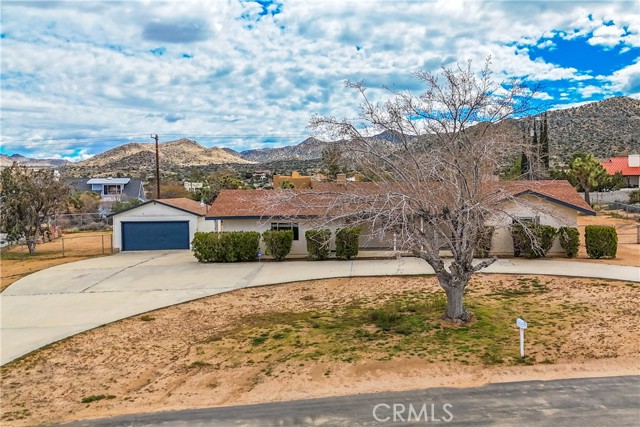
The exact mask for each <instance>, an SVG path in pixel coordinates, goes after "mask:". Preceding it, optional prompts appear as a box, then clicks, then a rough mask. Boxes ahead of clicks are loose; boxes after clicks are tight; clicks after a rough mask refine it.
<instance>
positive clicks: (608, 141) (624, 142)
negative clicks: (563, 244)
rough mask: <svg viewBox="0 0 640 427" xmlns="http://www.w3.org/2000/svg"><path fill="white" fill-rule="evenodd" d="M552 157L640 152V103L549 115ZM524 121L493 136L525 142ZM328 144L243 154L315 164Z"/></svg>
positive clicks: (616, 102)
mask: <svg viewBox="0 0 640 427" xmlns="http://www.w3.org/2000/svg"><path fill="white" fill-rule="evenodd" d="M547 116H548V122H549V138H550V148H549V149H550V155H551V156H552V157H554V158H556V159H558V160H559V161H564V160H566V159H568V158H569V157H571V155H572V154H573V153H574V152H576V151H579V150H583V151H590V152H592V153H594V154H595V156H596V157H598V158H600V159H603V160H604V159H607V158H609V157H611V156H615V155H625V154H628V153H631V152H635V153H637V152H640V100H637V99H633V98H628V97H615V98H609V99H607V100H604V101H599V102H592V103H589V104H586V105H582V106H580V107H575V108H567V109H565V110H553V111H549V112H548V113H547ZM524 124H525V123H523V121H522V120H508V121H505V122H503V123H500V124H498V125H496V126H492V129H491V131H490V133H495V134H501V135H504V134H506V135H508V136H509V137H510V138H511V139H513V140H514V141H515V140H518V141H519V140H521V138H522V132H523V130H522V129H523V126H524ZM373 138H376V139H380V140H381V141H386V142H389V143H394V142H397V137H396V136H395V135H393V134H392V133H391V132H383V133H381V134H379V135H376V136H375V137H373ZM326 145H327V143H326V142H323V141H320V140H318V139H315V138H308V139H306V140H305V141H303V142H301V143H300V144H298V145H294V146H289V147H280V148H263V149H260V150H248V151H242V152H240V153H239V155H240V156H241V157H242V158H244V159H247V160H251V161H255V162H260V163H265V162H272V161H279V160H286V159H296V160H314V159H319V158H321V157H322V150H323V148H324V147H325V146H326Z"/></svg>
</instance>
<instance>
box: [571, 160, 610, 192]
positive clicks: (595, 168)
mask: <svg viewBox="0 0 640 427" xmlns="http://www.w3.org/2000/svg"><path fill="white" fill-rule="evenodd" d="M568 173H569V174H570V175H571V176H573V178H574V179H575V180H576V181H577V182H578V184H579V185H580V187H581V188H582V190H583V191H584V200H585V202H587V203H591V198H590V197H589V192H590V191H591V189H592V188H595V187H597V186H598V185H600V184H601V183H602V182H603V181H604V180H606V179H607V175H608V174H607V171H606V170H605V169H604V168H603V167H602V165H601V164H600V162H599V161H598V160H596V158H595V157H593V154H591V153H587V152H585V151H578V152H576V153H574V155H573V157H572V158H571V162H569V171H568Z"/></svg>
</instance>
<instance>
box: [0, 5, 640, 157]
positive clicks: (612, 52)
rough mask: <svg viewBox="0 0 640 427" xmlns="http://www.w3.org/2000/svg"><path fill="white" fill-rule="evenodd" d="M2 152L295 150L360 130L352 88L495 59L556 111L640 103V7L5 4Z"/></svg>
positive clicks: (0, 47)
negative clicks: (316, 127) (348, 84)
mask: <svg viewBox="0 0 640 427" xmlns="http://www.w3.org/2000/svg"><path fill="white" fill-rule="evenodd" d="M0 7H1V17H0V19H1V29H0V61H1V62H0V65H1V67H2V73H1V79H0V90H1V93H0V110H1V111H0V113H1V115H0V126H1V128H0V142H1V146H0V153H2V154H14V153H20V154H23V155H27V156H31V157H40V158H43V157H64V158H67V159H70V160H81V159H84V158H87V157H90V156H91V155H93V154H97V153H100V152H102V151H104V150H106V149H108V148H112V147H114V146H117V145H120V144H122V143H125V142H131V141H136V142H150V141H151V139H150V138H149V135H150V134H151V133H154V134H155V133H158V134H159V135H160V138H161V141H169V140H173V139H178V138H181V137H188V138H191V139H195V140H197V141H198V142H200V143H202V144H203V145H206V146H214V145H215V146H225V147H229V148H233V149H235V150H243V149H249V148H261V147H276V146H282V145H289V144H295V143H298V142H300V141H302V140H303V139H305V138H306V137H307V136H309V129H307V124H308V122H309V118H310V117H311V116H312V115H313V114H320V115H333V116H337V117H353V116H355V115H356V113H357V108H358V103H359V100H358V98H357V97H356V96H355V94H354V93H352V92H350V91H349V90H347V89H345V87H344V84H343V83H344V80H345V79H351V80H357V81H360V80H364V81H365V83H366V84H367V85H368V86H369V87H370V88H371V89H372V90H371V95H372V96H373V97H374V98H375V99H383V98H384V96H385V93H384V91H383V90H381V89H380V87H381V86H382V85H393V86H395V87H396V88H398V89H402V90H409V91H415V92H416V93H418V92H419V91H420V89H421V87H420V84H419V82H418V81H417V80H416V79H415V78H413V77H412V73H413V72H415V71H417V70H419V69H427V70H437V69H438V68H439V67H440V66H442V65H452V64H455V63H456V62H464V61H466V60H467V59H471V60H472V61H473V62H474V64H476V65H477V66H480V65H481V64H482V63H483V60H484V59H485V58H486V57H487V56H488V55H491V56H492V58H493V69H494V71H495V72H496V73H498V75H500V76H504V77H505V78H510V77H519V78H528V79H532V80H537V81H539V82H541V83H542V85H543V91H542V92H541V93H540V94H538V96H537V99H538V102H539V103H540V104H541V105H542V106H544V107H546V108H566V107H570V106H574V105H580V104H581V103H585V102H590V101H596V100H601V99H605V98H608V97H611V96H619V95H625V96H631V97H634V98H640V2H639V1H619V2H615V1H608V2H595V1H588V2H569V1H492V2H488V1H473V2H459V1H455V0H442V1H418V0H411V1H402V2H400V1H391V0H382V1H367V2H364V1H359V0H346V1H345V0H340V1H337V0H336V1H334V0H323V1H311V0H297V1H284V0H282V1H279V0H276V1H271V0H260V1H249V0H228V1H225V0H217V1H148V2H144V3H140V2H136V1H125V2H116V1H100V2H90V1H82V2H80V1H68V2H65V1H55V2H54V1H37V2H36V1H21V2H11V1H3V2H2V3H1V5H0Z"/></svg>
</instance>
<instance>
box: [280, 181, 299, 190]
mask: <svg viewBox="0 0 640 427" xmlns="http://www.w3.org/2000/svg"><path fill="white" fill-rule="evenodd" d="M280 188H282V189H283V190H291V189H292V188H296V186H295V185H293V184H292V183H290V182H289V181H287V180H286V179H285V180H284V181H282V183H281V184H280Z"/></svg>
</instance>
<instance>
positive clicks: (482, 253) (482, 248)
mask: <svg viewBox="0 0 640 427" xmlns="http://www.w3.org/2000/svg"><path fill="white" fill-rule="evenodd" d="M494 231H495V227H492V226H490V225H485V226H482V228H481V229H480V230H479V232H478V243H477V244H476V248H475V251H474V253H473V255H474V256H475V257H478V258H486V257H488V256H489V252H490V251H491V240H492V239H493V232H494Z"/></svg>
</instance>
